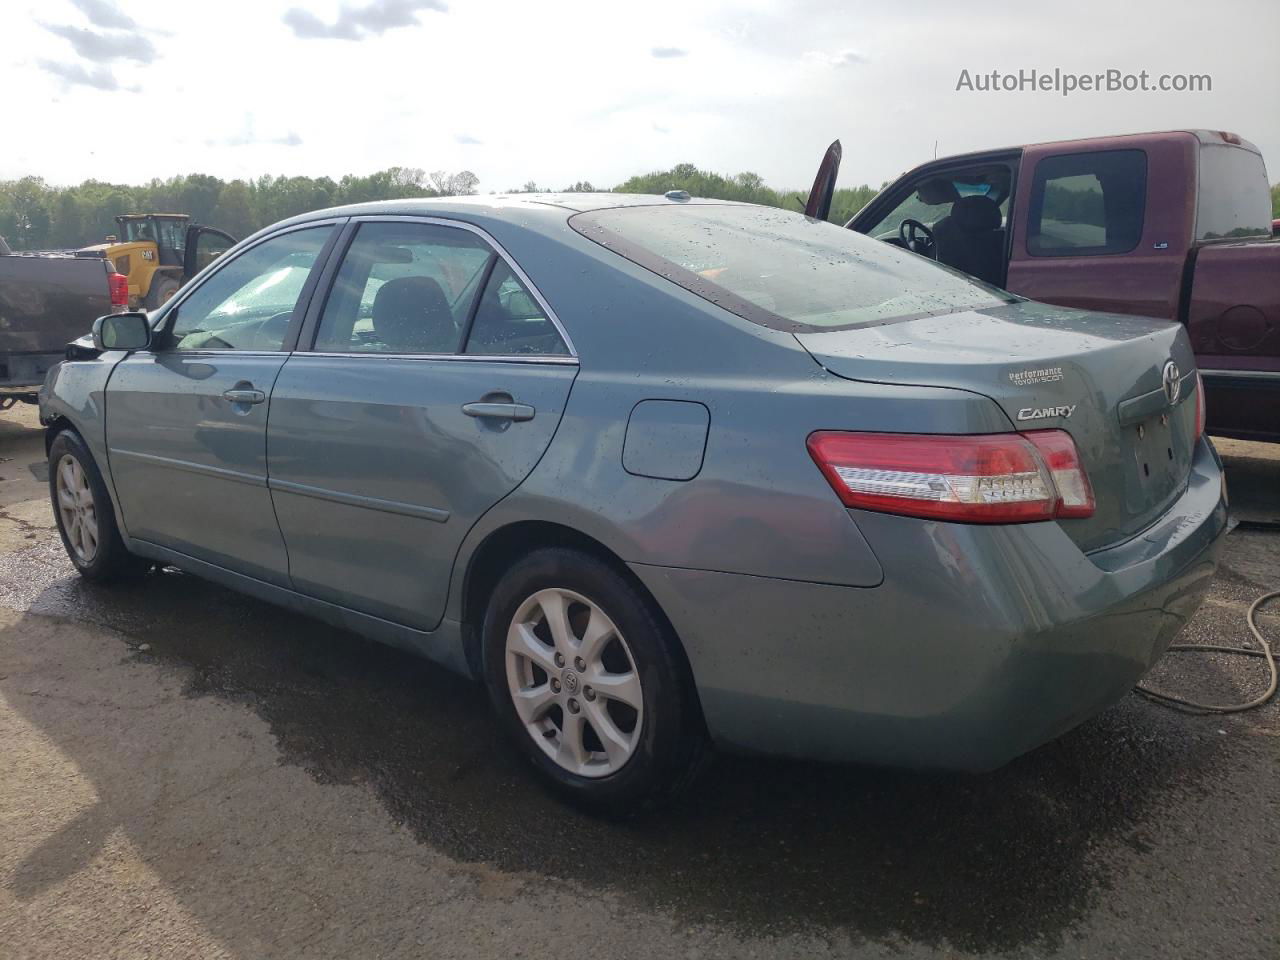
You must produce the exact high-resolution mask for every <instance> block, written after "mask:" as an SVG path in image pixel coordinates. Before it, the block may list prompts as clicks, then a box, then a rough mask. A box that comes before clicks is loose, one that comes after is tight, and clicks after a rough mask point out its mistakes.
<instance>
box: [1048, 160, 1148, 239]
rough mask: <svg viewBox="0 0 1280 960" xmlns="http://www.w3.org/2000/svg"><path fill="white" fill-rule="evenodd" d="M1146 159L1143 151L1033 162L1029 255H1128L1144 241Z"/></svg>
mask: <svg viewBox="0 0 1280 960" xmlns="http://www.w3.org/2000/svg"><path fill="white" fill-rule="evenodd" d="M1146 196H1147V155H1146V153H1145V152H1143V151H1142V150H1107V151H1103V152H1101V153H1079V154H1065V155H1063V156H1057V157H1046V158H1045V159H1043V160H1041V161H1040V162H1039V163H1038V164H1036V170H1035V177H1034V179H1033V180H1032V183H1031V203H1030V209H1029V216H1028V218H1027V252H1028V253H1030V254H1031V255H1032V256H1036V257H1078V256H1097V255H1102V254H1115V253H1128V252H1129V251H1130V250H1132V249H1133V248H1134V247H1136V246H1137V245H1138V241H1139V240H1140V239H1141V238H1142V222H1143V213H1144V211H1145V207H1146Z"/></svg>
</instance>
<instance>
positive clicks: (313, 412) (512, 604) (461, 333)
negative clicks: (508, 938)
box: [41, 193, 1226, 813]
mask: <svg viewBox="0 0 1280 960" xmlns="http://www.w3.org/2000/svg"><path fill="white" fill-rule="evenodd" d="M198 242H199V241H197V244H198ZM188 255H189V256H192V257H195V258H197V259H198V258H199V256H200V251H199V250H198V249H196V250H191V251H188ZM1202 396H1203V391H1202V389H1201V387H1200V384H1199V379H1198V375H1197V372H1196V369H1195V362H1194V359H1193V357H1192V352H1191V346H1190V344H1189V343H1188V340H1187V335H1186V333H1185V332H1184V331H1183V330H1182V329H1181V328H1180V327H1178V326H1176V325H1173V324H1168V323H1162V322H1157V321H1148V320H1143V319H1137V318H1134V317H1129V316H1116V315H1108V314H1099V313H1090V312H1084V311H1079V310H1071V309H1065V308H1061V307H1050V306H1046V305H1043V304H1039V303H1035V302H1032V301H1028V300H1025V299H1022V298H1020V297H1015V296H1012V295H1010V294H1008V293H1005V292H1004V291H1001V290H998V289H995V288H992V287H988V286H985V285H983V284H981V283H979V282H977V281H974V280H972V279H970V278H968V277H965V276H963V275H961V274H958V273H956V272H953V271H952V270H950V269H948V268H946V267H943V266H939V265H938V264H936V263H934V262H932V261H930V260H927V259H924V258H922V257H919V256H916V255H915V254H913V253H910V252H908V251H906V250H904V249H901V248H898V247H894V246H890V245H886V244H882V243H878V242H876V241H875V240H872V239H869V238H866V237H863V236H860V235H859V234H857V233H854V232H853V231H849V230H843V229H841V228H839V227H837V226H834V225H831V224H828V223H825V222H820V221H817V220H813V219H809V218H806V217H805V216H803V215H801V214H798V213H791V212H787V211H782V210H776V209H769V208H764V207H758V206H753V205H749V204H735V203H719V202H713V201H705V202H704V201H698V200H691V199H690V198H688V197H687V195H684V194H676V193H673V194H670V195H668V196H665V197H640V196H623V195H612V194H599V195H592V194H581V195H563V196H561V195H542V196H521V197H503V196H497V197H468V198H458V199H447V200H446V199H441V200H405V201H400V202H386V203H377V204H367V205H360V206H351V207H343V208H338V209H331V210H323V211H318V212H315V213H310V214H306V215H304V216H300V217H295V218H293V219H291V220H287V221H285V222H282V223H279V224H276V225H275V226H272V227H269V228H267V229H265V230H263V231H261V232H259V233H258V234H256V235H255V236H253V237H250V238H249V239H247V240H245V241H242V242H241V243H240V244H238V245H237V246H236V247H234V248H233V249H232V250H230V251H229V252H227V253H226V254H224V255H223V256H221V257H218V258H217V259H216V260H214V261H213V262H212V263H210V264H209V265H208V266H206V267H205V269H204V270H203V271H202V272H200V273H199V274H198V275H197V276H195V277H194V278H193V279H192V280H191V281H190V282H189V283H187V284H186V285H185V286H184V287H183V288H182V289H181V290H180V291H179V292H178V293H177V294H176V295H175V296H174V297H173V298H172V299H171V300H170V301H169V302H168V303H167V304H165V305H164V306H163V307H161V308H160V309H159V310H157V311H155V312H154V313H152V314H150V315H146V314H130V313H125V314H116V315H112V316H108V317H103V318H101V319H99V320H98V321H97V323H96V324H95V325H94V329H93V333H92V335H91V336H86V337H85V338H83V339H81V340H79V341H77V342H75V343H73V344H71V345H69V347H68V356H67V360H66V362H64V363H62V364H60V365H59V366H57V367H56V368H55V369H54V370H52V371H51V372H50V375H49V378H48V380H47V382H46V383H45V386H44V389H43V392H42V397H41V419H42V422H43V423H44V424H45V425H46V427H47V431H48V446H49V462H50V473H49V476H50V480H49V487H50V495H51V497H52V501H53V506H54V510H55V513H56V516H57V521H58V526H59V530H60V531H61V534H62V539H63V542H64V543H65V545H66V549H67V553H68V555H69V556H70V558H71V562H72V563H73V564H74V565H75V566H76V568H77V569H78V570H79V571H80V573H81V574H83V575H84V576H86V577H88V578H91V579H94V580H101V581H109V580H112V579H116V578H119V577H121V576H125V575H136V574H139V573H144V572H145V571H146V570H148V569H151V568H152V567H154V566H156V565H165V566H174V567H178V568H180V569H182V570H185V571H187V572H189V573H191V574H195V575H198V576H202V577H207V578H209V579H210V580H214V581H217V582H219V583H222V584H225V585H226V586H228V587H231V588H233V589H236V590H241V591H244V592H246V593H249V594H252V595H254V596H257V597H261V598H264V599H267V600H271V601H275V602H277V603H281V604H284V605H285V606H288V607H291V608H293V609H295V610H298V611H301V612H304V613H307V614H310V615H313V616H315V617H318V618H320V619H322V620H326V621H329V622H331V623H334V624H338V625H340V626H342V627H345V628H348V629H350V630H353V631H356V632H358V633H361V634H364V635H367V636H368V637H371V638H373V639H375V640H379V641H382V642H385V643H390V644H394V645H396V646H399V647H403V648H405V649H408V650H411V651H413V652H415V653H418V654H421V655H422V656H425V657H428V658H431V659H432V660H435V661H437V662H439V663H440V664H441V665H442V666H443V667H445V668H448V669H451V670H454V671H456V672H458V673H459V674H462V675H464V676H466V677H469V678H472V679H474V680H477V681H480V682H482V683H483V684H484V685H485V687H486V688H487V690H488V695H489V697H490V698H491V700H492V703H493V707H494V709H495V710H496V711H497V713H498V715H499V717H500V719H501V722H502V723H503V725H504V726H505V727H506V728H507V729H508V731H509V733H510V735H511V737H513V738H514V740H515V742H516V743H517V744H519V746H520V748H521V749H522V750H523V751H524V753H525V754H527V756H528V758H529V760H530V761H532V763H533V764H534V766H535V767H536V768H537V769H538V770H539V771H540V772H541V774H542V776H543V777H544V778H545V780H546V781H547V783H548V784H550V785H551V786H553V787H554V788H555V789H557V790H558V791H559V792H560V793H561V794H562V795H564V796H566V797H568V798H570V799H571V800H573V801H574V802H577V803H579V804H582V805H584V806H588V807H591V808H594V809H597V810H601V811H608V812H611V813H625V812H630V811H635V810H638V809H643V808H645V807H647V806H650V805H652V804H654V803H657V802H659V801H661V800H662V799H664V798H666V797H669V796H670V795H671V794H672V793H673V792H674V791H675V790H677V789H678V788H679V787H680V786H681V785H682V784H684V783H687V782H688V780H689V778H690V777H691V776H692V774H693V772H694V771H695V770H696V769H697V767H698V762H699V759H700V758H701V757H702V756H703V754H704V753H705V751H706V748H707V747H708V746H709V745H715V746H717V747H719V748H721V749H726V750H735V751H743V752H756V753H767V754H781V755H789V756H798V757H808V758H818V759H826V760H832V761H856V762H862V763H872V764H888V765H895V766H907V767H917V768H935V769H955V770H967V771H983V770H989V769H992V768H995V767H997V766H1000V765H1001V764H1003V763H1006V762H1007V761H1009V760H1010V759H1012V758H1013V757H1016V756H1018V755H1019V754H1021V753H1023V752H1025V751H1027V750H1030V749H1032V748H1034V747H1036V746H1038V745H1039V744H1042V743H1044V742H1046V741H1048V740H1050V739H1051V738H1053V737H1056V736H1058V735H1059V734H1061V733H1063V732H1064V731H1066V730H1068V729H1069V728H1071V727H1073V726H1075V725H1076V724H1079V723H1081V722H1082V721H1084V720H1086V719H1087V718H1089V717H1091V716H1093V715H1094V714H1096V713H1097V712H1099V711H1100V710H1102V709H1104V708H1105V707H1107V706H1108V705H1109V704H1112V703H1114V702H1115V701H1116V700H1118V699H1119V698H1120V697H1121V696H1123V695H1124V693H1125V692H1126V691H1127V690H1128V689H1129V688H1130V687H1131V686H1132V685H1133V684H1134V682H1135V681H1136V680H1138V678H1140V677H1141V676H1142V675H1143V674H1144V673H1145V672H1146V671H1147V670H1148V669H1149V668H1150V667H1151V666H1152V664H1153V663H1154V662H1155V661H1156V660H1157V659H1158V658H1159V657H1160V656H1161V654H1162V653H1163V652H1164V650H1165V649H1166V647H1167V646H1168V645H1169V642H1170V640H1171V639H1172V638H1173V637H1174V635H1175V634H1177V632H1178V631H1179V629H1180V628H1181V627H1182V626H1183V625H1184V624H1185V623H1186V621H1187V619H1188V617H1189V616H1190V615H1191V614H1192V612H1193V611H1194V610H1195V609H1196V606H1197V605H1198V604H1199V603H1200V601H1201V599H1202V597H1203V596H1204V593H1205V590H1206V588H1207V585H1208V582H1209V580H1210V578H1211V577H1212V575H1213V572H1214V569H1215V564H1216V562H1217V557H1218V552H1219V548H1220V545H1221V539H1222V536H1223V534H1224V532H1225V529H1226V500H1225V490H1224V487H1223V482H1222V473H1221V465H1220V462H1219V460H1218V458H1217V455H1216V453H1215V452H1214V450H1213V447H1212V446H1211V445H1210V443H1209V441H1208V440H1207V439H1206V438H1205V437H1204V436H1203V424H1204V414H1205V411H1204V406H1203V403H1202V399H1201V398H1202ZM154 583H155V589H163V588H164V580H163V578H156V579H155V581H154Z"/></svg>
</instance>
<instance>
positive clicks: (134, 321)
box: [93, 313, 151, 350]
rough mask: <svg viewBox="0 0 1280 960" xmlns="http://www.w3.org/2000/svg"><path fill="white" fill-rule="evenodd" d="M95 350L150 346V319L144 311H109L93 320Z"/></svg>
mask: <svg viewBox="0 0 1280 960" xmlns="http://www.w3.org/2000/svg"><path fill="white" fill-rule="evenodd" d="M93 346H94V348H95V349H97V350H145V349H146V348H147V347H149V346H151V321H150V320H148V319H147V315H146V314H145V313H109V314H107V315H106V316H105V317H99V318H98V319H97V320H95V321H93Z"/></svg>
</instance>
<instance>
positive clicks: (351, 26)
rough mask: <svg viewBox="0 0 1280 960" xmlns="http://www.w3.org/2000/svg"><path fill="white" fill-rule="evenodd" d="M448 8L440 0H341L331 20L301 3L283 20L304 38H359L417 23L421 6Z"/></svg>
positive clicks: (441, 11)
mask: <svg viewBox="0 0 1280 960" xmlns="http://www.w3.org/2000/svg"><path fill="white" fill-rule="evenodd" d="M448 9H449V8H448V7H447V6H446V5H445V4H444V3H443V2H442V0H373V2H372V3H368V4H365V5H364V6H355V5H353V4H347V3H344V4H342V6H341V7H339V8H338V15H337V17H336V18H335V19H334V21H333V22H332V23H325V22H324V21H323V20H321V19H320V18H319V17H317V16H316V15H315V14H314V13H312V12H311V11H310V10H305V9H303V8H302V7H293V8H291V9H289V10H286V11H285V14H284V22H285V25H286V26H288V27H289V29H291V30H292V31H293V33H294V36H296V37H300V38H301V39H303V40H361V39H363V38H364V37H367V36H379V35H381V34H383V33H386V32H387V31H388V30H394V29H396V28H398V27H416V26H418V25H419V23H420V21H419V20H418V13H420V12H421V11H423V10H434V11H436V12H438V13H444V12H445V11H446V10H448Z"/></svg>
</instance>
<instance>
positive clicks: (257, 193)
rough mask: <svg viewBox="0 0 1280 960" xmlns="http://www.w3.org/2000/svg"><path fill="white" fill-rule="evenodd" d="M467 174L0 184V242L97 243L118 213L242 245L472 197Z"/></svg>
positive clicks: (21, 246) (399, 170)
mask: <svg viewBox="0 0 1280 960" xmlns="http://www.w3.org/2000/svg"><path fill="white" fill-rule="evenodd" d="M478 183H479V179H478V178H477V177H476V175H475V174H474V173H471V172H470V171H467V170H464V171H462V172H460V173H446V172H444V171H437V172H435V173H432V174H431V175H430V176H429V177H428V175H427V174H426V173H425V172H423V171H422V170H419V169H417V168H413V167H390V168H389V169H386V170H380V171H379V172H377V173H373V174H369V175H368V176H355V175H352V174H348V175H347V176H345V177H343V178H342V179H341V180H339V181H336V182H335V181H334V180H332V179H331V178H329V177H273V176H262V177H258V178H257V179H254V180H232V181H230V182H226V181H223V180H220V179H219V178H217V177H211V176H208V175H207V174H201V173H197V174H190V175H188V176H183V177H171V178H170V179H168V180H152V181H151V182H150V183H146V184H142V185H140V186H130V185H127V184H119V183H102V182H100V181H98V180H86V181H84V183H81V184H79V185H77V186H70V187H53V186H49V185H48V184H46V183H45V182H44V180H42V179H40V178H39V177H24V178H22V179H21V180H8V181H0V236H3V237H5V238H6V239H7V240H8V241H9V245H10V246H11V247H13V249H14V250H44V249H63V248H70V247H80V246H85V245H87V244H91V243H101V242H102V240H103V239H104V238H105V237H106V236H107V235H108V234H114V233H116V230H117V228H116V224H115V218H116V217H117V216H119V215H120V214H122V213H186V214H189V215H190V216H191V218H192V219H193V220H195V221H196V222H197V223H206V224H210V225H211V226H215V227H219V228H221V229H223V230H226V231H227V232H228V233H230V234H232V235H233V236H235V237H245V236H248V235H249V234H251V233H253V232H254V231H255V230H258V229H260V228H261V227H265V226H267V225H268V224H271V223H275V222H276V221H277V220H283V219H284V218H285V217H292V216H295V215H297V214H299V213H306V212H307V211H308V210H317V209H320V208H322V207H332V206H336V205H339V204H344V203H363V202H366V201H370V200H394V199H398V198H402V197H436V196H440V195H441V194H445V193H474V192H475V188H476V185H477V184H478Z"/></svg>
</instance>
